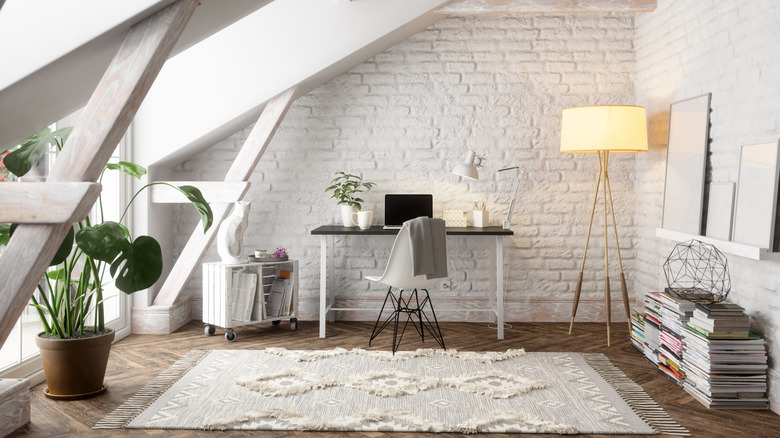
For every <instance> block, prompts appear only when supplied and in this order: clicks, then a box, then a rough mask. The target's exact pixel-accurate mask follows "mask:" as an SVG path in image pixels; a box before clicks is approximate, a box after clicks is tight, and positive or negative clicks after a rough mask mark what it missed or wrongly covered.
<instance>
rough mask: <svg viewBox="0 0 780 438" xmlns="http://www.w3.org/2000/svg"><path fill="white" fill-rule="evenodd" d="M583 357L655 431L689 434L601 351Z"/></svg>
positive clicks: (584, 354) (585, 354) (689, 434)
mask: <svg viewBox="0 0 780 438" xmlns="http://www.w3.org/2000/svg"><path fill="white" fill-rule="evenodd" d="M581 354H582V357H583V359H585V361H586V362H587V363H588V365H590V366H591V367H592V368H593V369H594V370H596V372H597V373H598V374H599V375H600V376H601V377H602V378H603V379H604V380H606V381H607V383H609V384H610V385H611V386H612V388H614V389H615V391H617V393H618V395H620V397H621V398H622V399H623V400H624V401H625V402H626V403H627V404H628V405H629V406H630V407H631V409H633V411H634V412H636V414H637V415H639V417H640V418H642V419H643V420H644V421H645V422H646V423H647V424H648V425H650V427H652V428H653V430H655V431H656V432H657V433H661V434H666V435H677V436H691V432H690V431H689V430H688V429H686V428H684V427H682V426H681V425H680V424H679V423H677V422H676V421H675V420H674V419H673V418H672V417H671V416H670V415H669V414H668V413H666V411H664V409H663V408H662V407H660V406H659V405H658V403H656V402H655V401H654V400H653V399H652V397H650V396H649V395H648V394H647V393H646V392H645V390H644V389H642V387H641V386H639V385H637V384H636V383H635V382H634V381H633V380H631V379H630V378H628V376H626V375H625V374H624V373H623V371H620V369H619V368H618V367H616V366H614V365H612V362H610V360H609V359H608V358H607V357H606V356H605V355H603V354H601V353H581Z"/></svg>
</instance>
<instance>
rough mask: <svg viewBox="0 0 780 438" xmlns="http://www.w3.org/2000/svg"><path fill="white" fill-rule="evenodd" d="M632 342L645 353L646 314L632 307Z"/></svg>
mask: <svg viewBox="0 0 780 438" xmlns="http://www.w3.org/2000/svg"><path fill="white" fill-rule="evenodd" d="M631 344H633V345H634V348H636V349H637V350H639V351H641V352H642V353H644V351H645V314H644V313H643V312H641V311H639V310H637V309H631Z"/></svg>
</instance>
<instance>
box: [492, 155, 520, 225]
mask: <svg viewBox="0 0 780 438" xmlns="http://www.w3.org/2000/svg"><path fill="white" fill-rule="evenodd" d="M509 170H517V175H516V176H515V183H514V189H512V198H511V199H510V201H509V210H508V211H507V212H506V219H504V223H503V228H504V229H505V230H508V229H509V228H510V226H511V221H512V213H513V212H514V210H515V198H517V190H518V189H519V188H520V179H521V177H522V175H523V172H522V170H520V166H512V167H506V168H504V169H499V170H497V171H496V172H504V171H509Z"/></svg>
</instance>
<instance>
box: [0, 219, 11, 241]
mask: <svg viewBox="0 0 780 438" xmlns="http://www.w3.org/2000/svg"><path fill="white" fill-rule="evenodd" d="M9 240H11V224H9V223H2V224H0V245H3V246H5V245H8V241H9Z"/></svg>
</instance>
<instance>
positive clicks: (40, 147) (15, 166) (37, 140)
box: [3, 128, 73, 176]
mask: <svg viewBox="0 0 780 438" xmlns="http://www.w3.org/2000/svg"><path fill="white" fill-rule="evenodd" d="M72 130H73V128H63V129H60V130H57V131H54V132H51V130H50V129H49V128H44V129H43V130H42V131H40V132H37V133H35V134H33V135H32V136H30V137H28V138H27V139H25V140H24V141H23V142H22V145H21V147H20V148H19V149H17V150H15V151H13V152H11V153H10V154H8V155H6V156H5V158H4V159H3V163H5V167H6V168H8V170H10V171H11V173H13V174H14V175H16V176H22V175H25V174H27V172H29V171H30V169H32V167H33V166H36V165H38V163H39V162H40V161H41V159H43V157H44V156H45V155H46V152H47V151H48V150H49V147H50V146H51V145H52V144H56V142H57V139H58V138H60V139H61V141H62V143H65V140H67V139H68V136H69V135H70V132H71V131H72Z"/></svg>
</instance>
